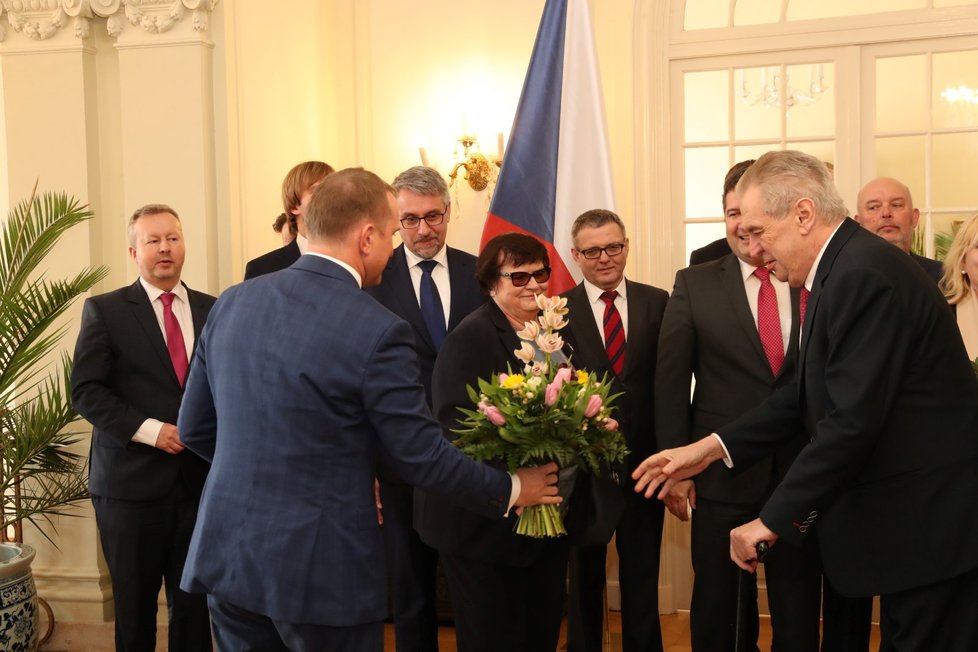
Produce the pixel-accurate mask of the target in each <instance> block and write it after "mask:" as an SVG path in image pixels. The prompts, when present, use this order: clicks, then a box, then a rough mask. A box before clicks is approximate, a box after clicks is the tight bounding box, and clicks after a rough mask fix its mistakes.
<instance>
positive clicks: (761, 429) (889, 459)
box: [719, 219, 978, 596]
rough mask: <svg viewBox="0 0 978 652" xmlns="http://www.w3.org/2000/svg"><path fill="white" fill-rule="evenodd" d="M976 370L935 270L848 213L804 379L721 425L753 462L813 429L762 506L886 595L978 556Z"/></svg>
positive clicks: (817, 309) (854, 585)
mask: <svg viewBox="0 0 978 652" xmlns="http://www.w3.org/2000/svg"><path fill="white" fill-rule="evenodd" d="M976 396H978V382H976V380H975V374H974V371H972V369H971V366H970V365H969V364H968V361H967V356H966V355H965V352H964V345H963V342H962V340H961V335H960V333H959V332H958V329H957V326H956V324H955V323H954V320H953V319H952V317H951V311H950V310H948V309H947V303H946V302H945V300H944V297H943V296H941V293H940V292H939V291H938V289H937V287H936V286H935V285H934V282H933V280H932V279H931V278H930V277H929V276H928V275H927V274H926V272H924V270H923V269H922V268H921V267H920V266H919V265H918V264H917V263H916V262H914V261H913V260H911V259H910V257H909V256H907V255H906V254H905V253H904V252H902V251H901V250H900V249H898V248H897V247H894V246H893V245H891V244H890V243H888V242H886V241H885V240H883V239H882V238H879V237H877V236H876V235H873V234H872V233H870V232H868V231H866V230H864V229H862V228H861V227H860V226H859V225H858V224H856V223H855V222H853V221H852V220H849V219H846V220H845V222H844V223H843V224H842V226H840V227H839V230H838V231H837V232H836V233H835V236H834V237H833V238H832V240H831V241H830V242H829V245H828V247H827V248H826V250H825V252H824V254H823V256H822V259H821V262H820V263H819V266H818V269H817V270H816V274H815V280H814V284H813V286H812V293H811V296H810V298H809V300H808V310H807V312H806V313H805V323H804V324H803V326H802V339H801V347H800V353H799V363H798V373H797V380H796V382H795V383H793V384H791V385H788V386H786V387H784V388H782V389H781V390H779V391H778V392H777V393H775V394H774V395H772V396H771V397H770V398H769V399H768V400H767V401H766V402H765V403H763V404H762V405H760V406H759V407H758V408H756V409H755V410H752V411H751V412H748V413H747V414H746V415H744V416H743V417H742V418H741V419H738V420H737V421H736V422H734V423H733V424H730V425H728V426H725V427H723V428H720V429H719V433H720V436H721V437H722V439H723V441H724V443H725V444H726V446H727V449H728V450H729V452H730V456H731V457H732V458H733V461H734V464H737V465H740V464H749V463H750V462H751V461H752V460H754V459H757V458H758V457H759V456H761V455H764V454H766V453H768V452H770V449H771V446H772V445H776V444H777V443H778V442H779V441H784V440H785V439H787V438H790V437H792V436H794V433H796V432H797V431H798V430H799V429H804V430H805V431H806V432H807V433H808V434H809V435H810V437H811V441H810V443H809V444H808V445H807V446H806V447H805V448H804V449H802V451H801V453H799V455H798V458H797V459H796V460H795V462H794V464H792V466H791V468H790V469H789V470H788V473H787V475H786V476H785V478H784V480H783V481H782V483H781V484H780V486H778V488H777V489H775V491H774V493H773V494H772V496H771V498H770V499H769V500H768V501H767V504H766V505H765V506H764V508H763V510H762V511H761V520H762V521H763V522H764V524H765V525H767V527H769V528H770V529H771V530H773V531H774V532H776V533H777V534H778V535H780V536H781V537H782V538H784V539H787V540H789V541H795V542H798V541H801V540H802V539H803V538H804V537H805V536H806V535H808V534H810V533H817V535H818V542H819V546H820V548H821V551H822V561H823V564H824V567H825V571H826V573H827V574H828V576H829V579H830V580H831V581H832V584H833V586H835V588H836V589H838V590H839V591H840V592H841V593H843V594H844V595H849V596H869V595H886V594H890V593H895V592H899V591H904V590H907V589H911V588H915V587H920V586H925V585H928V584H933V583H936V582H939V581H942V580H946V579H949V578H951V577H955V576H957V575H960V574H962V573H964V572H967V571H969V570H971V569H974V568H976V567H978V519H975V518H974V497H975V496H976V495H978V400H976V399H975V397H976Z"/></svg>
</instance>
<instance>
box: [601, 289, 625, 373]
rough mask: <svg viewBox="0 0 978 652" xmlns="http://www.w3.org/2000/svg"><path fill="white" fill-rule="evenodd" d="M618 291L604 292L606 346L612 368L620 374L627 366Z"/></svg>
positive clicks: (602, 297) (602, 296) (623, 327)
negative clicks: (617, 304) (617, 299)
mask: <svg viewBox="0 0 978 652" xmlns="http://www.w3.org/2000/svg"><path fill="white" fill-rule="evenodd" d="M617 296H618V292H616V291H615V290H612V291H611V292H602V293H601V300H602V301H604V304H605V305H604V348H605V350H606V351H607V352H608V360H609V361H610V362H611V370H612V371H614V372H615V375H616V376H620V375H621V372H622V369H624V368H625V326H624V324H622V323H621V315H620V314H619V313H618V308H616V307H615V298H616V297H617Z"/></svg>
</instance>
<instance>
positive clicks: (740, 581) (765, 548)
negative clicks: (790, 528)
mask: <svg viewBox="0 0 978 652" xmlns="http://www.w3.org/2000/svg"><path fill="white" fill-rule="evenodd" d="M756 550H757V561H758V563H761V564H763V563H764V560H765V559H767V553H769V552H770V551H771V546H770V545H769V544H768V542H767V541H758V542H757V548H756ZM737 571H738V572H737V620H736V621H735V622H734V652H742V650H741V647H740V621H741V620H742V617H743V613H744V605H743V604H742V603H743V598H744V592H743V587H744V575H747V576H750V573H748V572H747V571H745V570H743V569H742V568H738V569H737Z"/></svg>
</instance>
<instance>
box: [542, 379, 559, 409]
mask: <svg viewBox="0 0 978 652" xmlns="http://www.w3.org/2000/svg"><path fill="white" fill-rule="evenodd" d="M559 394H560V385H559V384H558V383H557V381H556V380H555V381H554V382H552V383H550V384H549V385H547V392H546V393H545V394H544V395H543V402H544V403H546V404H547V405H548V406H550V405H553V404H554V403H556V402H557V396H558V395H559Z"/></svg>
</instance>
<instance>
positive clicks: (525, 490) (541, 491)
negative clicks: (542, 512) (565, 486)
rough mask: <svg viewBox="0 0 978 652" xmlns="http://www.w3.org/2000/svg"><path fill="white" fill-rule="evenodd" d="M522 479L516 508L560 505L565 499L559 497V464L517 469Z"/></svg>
mask: <svg viewBox="0 0 978 652" xmlns="http://www.w3.org/2000/svg"><path fill="white" fill-rule="evenodd" d="M516 475H518V476H519V478H520V496H519V498H517V499H516V503H515V504H514V507H529V506H530V505H559V504H560V503H561V502H562V501H563V499H562V498H561V497H560V496H558V495H557V463H556V462H550V463H549V464H547V465H545V466H535V467H533V468H528V469H516Z"/></svg>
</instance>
